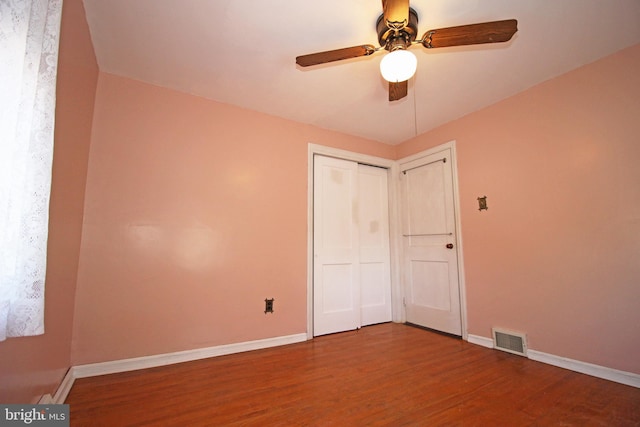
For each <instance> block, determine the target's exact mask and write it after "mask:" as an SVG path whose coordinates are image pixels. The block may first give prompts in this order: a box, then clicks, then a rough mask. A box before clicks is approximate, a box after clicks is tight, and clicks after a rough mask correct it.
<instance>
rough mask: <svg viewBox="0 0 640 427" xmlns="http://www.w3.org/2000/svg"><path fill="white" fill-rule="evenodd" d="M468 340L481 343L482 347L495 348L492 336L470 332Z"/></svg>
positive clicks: (472, 342)
mask: <svg viewBox="0 0 640 427" xmlns="http://www.w3.org/2000/svg"><path fill="white" fill-rule="evenodd" d="M467 341H469V342H470V343H471V344H476V345H481V346H482V347H487V348H493V340H492V339H491V338H485V337H481V336H479V335H471V334H469V335H467Z"/></svg>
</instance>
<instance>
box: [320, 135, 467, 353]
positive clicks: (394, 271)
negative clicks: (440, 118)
mask: <svg viewBox="0 0 640 427" xmlns="http://www.w3.org/2000/svg"><path fill="white" fill-rule="evenodd" d="M446 149H450V150H451V167H452V175H453V209H454V218H455V224H456V246H455V249H456V255H457V257H458V284H459V287H460V316H461V322H462V339H463V340H465V341H466V340H468V332H467V297H466V295H467V294H466V285H465V275H464V259H463V250H462V228H461V221H460V191H459V186H458V158H457V153H456V141H455V140H453V141H449V142H446V143H444V144H441V145H438V146H435V147H432V148H429V149H427V150H424V151H421V152H419V153H416V154H412V155H410V156H407V157H403V158H402V159H398V160H390V159H385V158H382V157H376V156H371V155H367V154H361V153H355V152H352V151H347V150H342V149H338V148H332V147H326V146H323V145H318V144H314V143H309V144H308V149H307V152H308V155H307V339H313V163H314V162H313V156H314V155H316V154H319V155H322V156H328V157H335V158H338V159H343V160H351V161H355V162H358V163H364V164H368V165H371V166H378V167H382V168H386V169H387V170H388V171H389V172H388V173H389V179H388V181H387V182H388V186H389V234H390V236H389V238H390V239H389V245H390V248H389V249H390V254H391V260H390V261H391V316H392V317H391V318H392V321H393V322H396V323H404V322H405V321H406V313H405V309H404V304H403V301H404V297H405V295H406V293H405V289H404V286H403V283H402V279H401V275H400V266H401V265H402V257H401V255H402V230H401V223H400V221H401V216H400V209H399V206H400V205H399V203H400V165H401V164H403V163H407V162H411V161H414V160H417V159H419V158H421V157H426V156H429V155H431V154H435V153H437V152H439V151H443V150H446Z"/></svg>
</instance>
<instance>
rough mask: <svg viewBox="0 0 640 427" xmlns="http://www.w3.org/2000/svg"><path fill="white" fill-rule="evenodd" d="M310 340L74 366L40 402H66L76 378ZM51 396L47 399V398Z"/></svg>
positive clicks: (284, 340) (255, 343)
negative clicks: (56, 387) (55, 389)
mask: <svg viewBox="0 0 640 427" xmlns="http://www.w3.org/2000/svg"><path fill="white" fill-rule="evenodd" d="M306 340H307V334H306V333H304V334H295V335H286V336H282V337H275V338H266V339H262V340H255V341H247V342H241V343H235V344H226V345H219V346H215V347H206V348H199V349H195V350H186V351H177V352H174V353H164V354H155V355H152V356H144V357H135V358H132V359H121V360H113V361H110V362H101V363H90V364H86V365H78V366H72V367H71V369H69V371H68V372H67V375H65V377H64V379H63V380H62V383H60V386H59V387H58V390H57V391H56V393H55V395H54V396H53V397H51V395H44V396H43V397H42V398H41V401H47V399H51V403H64V401H65V400H66V399H67V396H68V395H69V392H70V391H71V387H72V386H73V382H74V381H75V380H76V378H86V377H93V376H98V375H106V374H115V373H119V372H127V371H135V370H138V369H147V368H155V367H158V366H166V365H172V364H174V363H182V362H191V361H193V360H200V359H207V358H209V357H216V356H224V355H227V354H233V353H242V352H245V351H251V350H260V349H263V348H270V347H276V346H281V345H287V344H294V343H298V342H303V341H306ZM47 396H48V397H47Z"/></svg>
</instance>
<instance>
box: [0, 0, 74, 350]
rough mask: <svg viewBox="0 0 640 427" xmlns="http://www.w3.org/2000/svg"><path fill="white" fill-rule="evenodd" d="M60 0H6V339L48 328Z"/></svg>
mask: <svg viewBox="0 0 640 427" xmlns="http://www.w3.org/2000/svg"><path fill="white" fill-rule="evenodd" d="M61 14H62V0H0V341H2V340H4V339H6V337H18V336H29V335H39V334H43V333H44V279H45V273H46V260H47V233H48V222H49V193H50V189H51V162H52V159H53V126H54V117H55V91H56V67H57V63H58V45H59V38H60V17H61Z"/></svg>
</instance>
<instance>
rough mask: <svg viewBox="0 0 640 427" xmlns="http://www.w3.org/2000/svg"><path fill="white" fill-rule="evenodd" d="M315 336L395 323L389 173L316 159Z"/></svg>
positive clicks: (337, 161)
mask: <svg viewBox="0 0 640 427" xmlns="http://www.w3.org/2000/svg"><path fill="white" fill-rule="evenodd" d="M313 185H314V190H313V194H314V196H313V200H314V208H313V215H314V220H313V222H314V226H313V239H314V240H313V250H314V260H313V334H314V335H316V336H317V335H323V334H329V333H333V332H341V331H347V330H352V329H356V328H359V327H360V326H364V325H370V324H374V323H382V322H388V321H391V274H390V273H391V272H390V264H391V259H390V250H389V205H388V202H389V201H388V183H387V170H386V169H382V168H377V167H372V166H365V165H359V164H358V163H356V162H353V161H348V160H341V159H335V158H331V157H324V156H319V155H316V156H315V157H314V183H313Z"/></svg>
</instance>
